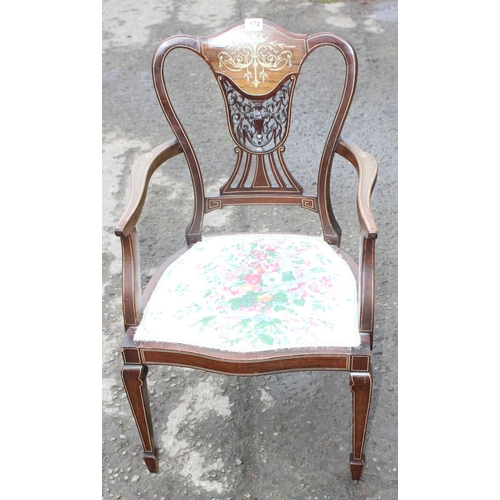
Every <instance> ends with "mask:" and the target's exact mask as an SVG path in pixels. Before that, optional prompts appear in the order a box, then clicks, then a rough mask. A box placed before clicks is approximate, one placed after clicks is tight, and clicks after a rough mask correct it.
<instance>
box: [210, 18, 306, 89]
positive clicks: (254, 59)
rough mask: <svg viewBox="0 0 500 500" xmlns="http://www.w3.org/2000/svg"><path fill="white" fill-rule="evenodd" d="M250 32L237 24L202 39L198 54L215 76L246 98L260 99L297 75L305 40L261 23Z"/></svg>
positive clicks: (304, 49)
mask: <svg viewBox="0 0 500 500" xmlns="http://www.w3.org/2000/svg"><path fill="white" fill-rule="evenodd" d="M250 29H251V28H249V27H248V26H247V25H246V24H241V25H239V26H236V27H234V28H232V29H231V30H229V31H226V32H224V33H221V34H220V35H217V36H215V37H210V38H207V39H204V40H202V47H201V51H202V54H203V56H204V57H205V58H206V59H207V61H208V62H209V63H210V65H211V66H212V69H213V71H214V72H215V73H216V74H218V75H223V76H225V77H227V78H229V79H230V80H232V81H233V82H234V83H235V84H236V85H237V86H238V87H239V88H240V89H241V90H242V91H243V92H245V93H246V94H248V95H252V96H264V95H267V94H269V93H271V92H273V91H274V90H275V88H276V87H277V86H278V84H279V83H280V82H281V81H282V80H283V79H284V78H286V77H287V76H289V75H292V74H297V73H298V72H299V68H300V65H301V64H302V61H303V60H304V57H305V55H306V43H305V37H304V36H302V37H300V38H296V37H292V36H290V35H291V34H290V35H287V34H285V33H284V32H282V31H279V30H278V29H277V28H275V27H273V26H269V25H267V24H265V23H264V24H262V25H261V26H260V29H258V30H256V31H251V30H250Z"/></svg>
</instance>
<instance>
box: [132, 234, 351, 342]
mask: <svg viewBox="0 0 500 500" xmlns="http://www.w3.org/2000/svg"><path fill="white" fill-rule="evenodd" d="M135 339H136V340H144V341H162V342H172V343H180V344H189V345H195V346H200V347H207V348H211V349H220V350H225V351H236V352H249V351H262V350H269V349H277V348H285V347H287V348H293V347H298V348H300V347H328V346H358V345H359V344H360V335H359V330H358V307H357V291H356V280H355V277H354V275H353V273H352V271H351V269H350V268H349V265H348V264H347V262H346V261H345V260H344V259H343V258H342V257H341V256H340V254H339V253H337V252H335V251H334V250H333V248H332V247H331V246H330V245H328V244H327V243H325V241H324V240H322V239H320V238H317V237H312V236H303V235H284V234H260V235H252V234H245V235H243V234H241V235H237V236H235V235H232V236H218V237H211V238H204V239H203V241H201V242H199V243H196V244H195V245H194V246H193V247H192V248H190V249H189V250H188V251H187V252H185V253H184V254H182V255H181V256H180V257H179V258H178V259H177V260H175V261H174V262H173V263H172V264H171V265H170V266H169V267H168V268H167V269H166V271H165V272H164V273H163V275H162V277H161V278H160V280H159V282H158V284H157V286H156V288H155V290H154V292H153V294H152V296H151V298H150V300H149V302H148V305H147V307H146V308H145V310H144V314H143V318H142V321H141V323H140V325H139V327H138V329H137V333H136V334H135Z"/></svg>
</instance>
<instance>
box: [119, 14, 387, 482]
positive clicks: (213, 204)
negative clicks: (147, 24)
mask: <svg viewBox="0 0 500 500" xmlns="http://www.w3.org/2000/svg"><path fill="white" fill-rule="evenodd" d="M263 25H264V29H263V34H262V36H261V38H259V39H257V41H259V40H260V41H262V40H265V39H266V37H267V40H270V41H271V42H273V43H275V45H274V47H276V46H278V47H280V49H282V50H283V54H284V55H283V56H282V57H281V59H276V60H275V61H274V62H275V63H276V64H275V66H276V67H278V70H276V71H274V69H275V68H272V69H273V72H272V74H271V71H269V73H270V76H269V77H268V75H265V77H263V79H262V81H258V80H257V77H256V78H255V80H254V81H250V78H249V74H248V75H247V77H248V78H247V79H246V80H244V79H241V78H240V80H238V79H237V78H233V76H234V75H233V74H232V73H231V71H232V70H231V68H230V71H226V72H225V73H224V71H223V70H224V68H225V66H224V64H225V62H224V61H221V58H224V57H226V55H227V53H226V52H225V51H224V48H225V46H227V44H228V39H230V40H231V43H232V44H233V46H234V40H240V41H241V40H244V39H245V36H247V34H246V32H245V23H244V21H241V22H239V23H237V24H235V25H234V26H232V27H231V28H229V29H228V30H226V31H225V32H223V33H221V34H219V35H216V36H214V37H195V36H188V35H178V36H172V37H170V38H167V39H166V40H164V41H163V42H162V44H161V45H160V46H159V48H158V49H157V51H156V53H155V55H154V58H153V81H154V86H155V90H156V92H157V95H158V99H159V102H160V105H161V107H162V109H163V111H164V113H165V116H166V118H167V120H168V122H169V123H170V126H171V127H172V130H173V132H174V134H175V135H176V139H174V140H171V141H168V142H166V143H164V144H162V145H160V146H158V147H157V148H156V149H154V150H153V151H151V152H150V153H147V154H145V155H143V156H141V157H140V158H139V159H138V160H137V161H136V163H135V164H134V166H133V169H132V179H131V181H132V182H131V191H132V192H131V196H130V200H129V203H128V206H127V207H126V209H125V212H124V214H123V216H122V218H121V219H120V221H119V223H118V225H117V227H116V231H115V232H116V234H117V235H118V236H119V237H120V238H121V242H122V256H123V294H122V295H123V317H124V324H125V337H124V341H123V345H122V353H123V360H124V367H123V370H122V378H123V382H124V386H125V389H126V393H127V396H128V399H129V402H130V405H131V408H132V412H133V415H134V418H135V421H136V424H137V427H138V430H139V434H140V437H141V440H142V444H143V447H144V460H145V462H146V465H147V467H148V469H149V470H150V471H151V472H156V471H157V470H158V458H157V457H158V454H157V449H156V447H155V443H154V437H153V426H152V421H151V413H150V406H149V401H148V391H147V385H146V375H147V372H148V366H149V365H176V366H184V367H191V368H199V369H203V370H208V371H213V372H218V373H225V374H234V375H259V374H269V373H277V372H286V371H296V370H337V371H348V372H350V380H351V383H350V389H351V391H352V394H353V398H352V400H353V401H352V404H353V417H352V419H353V422H352V453H351V457H350V468H351V477H352V478H353V479H359V478H360V477H361V473H362V470H363V467H364V455H363V449H364V441H365V435H366V428H367V422H368V413H369V408H370V401H371V394H372V377H371V372H370V353H371V348H372V343H373V318H374V270H375V266H374V258H375V239H376V238H377V234H378V233H377V228H376V225H375V222H374V219H373V216H372V212H371V209H370V195H371V192H372V190H373V187H374V185H375V180H376V177H377V163H376V161H375V159H374V158H373V156H371V155H370V154H368V153H365V152H363V151H362V150H361V149H360V148H359V147H357V146H356V145H355V144H353V143H351V142H349V141H346V140H343V139H342V138H341V137H340V131H341V129H342V125H343V123H344V121H345V118H346V115H347V112H348V109H349V106H350V104H351V101H352V97H353V94H354V89H355V86H356V74H357V60H356V55H355V52H354V50H353V48H352V47H351V46H350V45H349V44H348V43H347V42H346V41H345V40H343V39H342V38H341V37H339V36H337V35H334V34H332V33H320V34H315V35H311V36H308V35H300V34H294V33H290V32H288V31H286V30H284V29H282V28H280V27H278V26H276V25H275V24H273V23H271V22H268V21H265V20H264V21H263ZM257 36H258V35H257ZM247 39H248V38H247ZM224 44H225V45H224ZM325 45H328V46H331V47H334V48H335V49H337V50H339V51H340V53H341V54H342V56H343V58H344V61H345V68H346V77H345V82H344V89H343V95H342V98H341V101H340V104H339V107H338V110H337V113H336V115H335V117H334V119H333V123H332V126H331V128H330V131H329V134H328V137H327V140H326V144H325V147H324V150H323V154H322V157H321V161H320V165H319V173H318V183H317V184H318V189H317V193H316V194H314V195H304V194H303V192H302V188H301V187H300V186H298V184H297V183H295V181H294V179H293V177H292V176H291V174H290V173H289V172H288V171H287V168H286V165H285V164H284V163H282V165H281V166H280V170H278V168H277V167H276V165H275V162H276V158H278V160H279V161H280V162H283V158H282V157H281V156H279V155H281V154H282V152H283V151H284V146H283V144H284V142H285V140H286V136H287V135H288V132H287V126H288V122H287V120H288V119H289V117H290V108H291V99H292V94H293V88H294V85H295V81H296V79H297V78H298V75H299V72H300V68H301V65H302V63H303V61H304V60H305V59H306V58H307V56H308V54H309V53H311V52H312V51H313V50H315V49H316V48H317V47H320V46H325ZM176 48H185V49H188V50H191V51H193V52H195V53H197V54H198V55H200V57H202V58H203V59H204V60H205V61H206V62H207V63H208V64H209V66H210V67H211V69H212V70H213V72H214V74H215V77H216V78H217V79H218V81H219V84H220V86H221V91H222V93H223V96H224V98H225V99H226V101H227V102H226V109H227V112H228V120H229V119H230V112H232V111H231V110H230V106H229V104H228V102H229V101H230V99H231V96H230V95H229V94H228V93H225V90H227V89H230V90H229V92H233V90H232V89H237V90H236V91H237V92H238V94H237V95H238V96H241V97H239V98H240V100H243V99H246V100H247V101H248V102H249V103H250V105H253V106H254V107H255V110H256V113H255V114H254V115H252V116H257V117H258V118H256V119H255V121H254V122H253V123H251V126H252V127H253V130H254V131H256V132H255V134H254V136H253V137H250V138H249V140H250V142H251V144H249V143H248V141H247V139H248V137H243V135H240V136H238V132H237V131H235V130H234V129H233V130H231V129H230V133H231V134H232V136H233V139H234V140H235V142H236V144H237V147H236V149H235V151H236V153H237V155H238V161H237V164H236V166H235V170H234V172H233V174H232V177H231V178H230V180H229V181H228V182H227V183H226V184H225V185H224V186H223V187H222V188H221V192H220V195H219V196H216V197H207V196H205V193H204V187H203V179H202V175H201V170H200V167H199V163H198V160H197V157H196V154H195V151H194V149H193V147H192V145H191V142H190V140H189V138H188V136H187V134H186V132H185V130H184V128H183V126H182V125H181V123H180V121H179V119H178V118H177V115H176V113H175V111H174V109H173V107H172V104H171V102H170V99H169V96H168V93H167V89H166V86H165V80H164V62H165V58H166V56H167V55H168V54H169V53H170V52H171V51H172V50H174V49H176ZM292 48H293V49H297V51H293V50H291V49H292ZM228 57H229V56H228ZM217 58H218V59H217ZM217 60H219V64H218V65H217V64H216V61H217ZM230 63H232V61H229V62H228V63H227V66H229V65H230ZM285 63H286V64H285ZM281 65H283V67H282V68H281ZM235 73H236V72H235ZM256 75H257V73H256ZM266 77H267V79H266ZM228 82H229V83H228ZM245 82H246V83H245ZM287 82H288V83H287ZM285 83H286V85H287V86H286V87H284V84H285ZM247 84H248V85H247ZM290 89H291V90H290ZM280 91H281V94H280V95H279V96H278V94H277V93H278V92H280ZM273 96H274V97H275V99H274V101H273V102H276V103H279V104H280V106H282V107H281V108H280V109H281V110H284V112H281V111H280V113H281V114H280V115H278V114H275V115H273V116H271V117H269V115H268V116H267V118H268V119H270V120H275V121H279V122H280V124H281V123H284V124H285V125H284V128H280V127H279V126H277V125H276V124H274V126H275V129H277V130H278V131H279V132H280V134H281V135H280V134H276V133H275V137H274V139H275V143H276V144H275V145H272V147H268V150H267V151H266V152H265V153H263V152H262V148H260V149H259V147H258V144H259V143H258V140H261V139H260V138H261V137H262V135H263V134H260V135H258V133H259V132H262V120H261V115H262V113H261V111H263V107H262V105H261V104H262V103H263V102H264V101H265V100H269V99H270V98H273ZM280 99H281V100H280ZM288 99H289V100H288ZM266 102H271V101H266ZM252 103H253V104H252ZM283 103H284V104H283ZM230 104H231V103H230ZM271 104H272V103H271ZM259 113H260V114H259ZM286 113H288V115H287V116H286ZM252 119H253V118H252ZM258 120H261V121H260V122H259V121H258ZM229 126H230V127H231V125H229ZM259 127H260V128H259ZM276 136H278V137H277V139H276ZM256 144H257V145H256ZM272 148H274V149H273V151H271V153H269V149H272ZM180 153H184V156H185V159H186V161H187V164H188V167H189V169H190V172H191V178H192V182H193V189H194V211H193V217H192V220H191V222H190V223H189V224H188V226H187V229H186V243H187V244H186V247H185V248H183V249H181V250H180V251H179V252H178V253H177V254H175V255H173V256H172V257H171V258H170V259H168V260H167V261H166V262H165V263H164V264H163V265H162V266H160V267H159V269H158V270H157V271H156V273H155V274H154V276H153V277H152V278H151V280H150V281H149V283H148V285H147V287H146V289H145V290H144V293H142V292H141V278H140V263H139V245H138V239H137V230H136V224H137V221H138V220H139V217H140V215H141V211H142V208H143V206H144V202H145V199H146V193H147V187H148V183H149V180H150V178H151V176H152V174H153V173H154V171H155V170H156V169H157V168H158V167H159V166H160V165H162V164H163V163H164V162H166V161H167V160H168V159H170V158H172V157H174V156H176V155H178V154H180ZM243 153H245V154H246V155H247V156H246V158H247V160H245V161H240V160H241V158H242V157H243ZM274 153H276V155H278V156H276V157H273V156H272V155H273V154H274ZM335 153H338V154H339V155H341V156H343V157H344V158H346V159H347V160H348V161H349V162H350V163H351V164H352V165H353V166H354V168H355V169H356V171H357V174H358V189H357V209H358V219H359V223H360V227H361V236H360V254H359V266H358V264H356V262H355V261H354V260H353V259H352V258H351V257H349V256H348V255H347V254H346V253H345V252H344V251H343V250H341V249H340V239H341V229H340V227H339V225H338V223H337V221H336V220H335V217H334V214H333V210H332V207H331V202H330V201H331V200H330V172H331V166H332V161H333V157H334V154H335ZM265 154H267V156H264V155H265ZM251 162H255V173H254V177H253V179H254V180H253V182H251V183H250V182H247V183H245V182H246V181H245V182H243V181H241V180H240V182H239V184H238V185H236V184H234V185H231V182H232V181H231V179H234V178H235V177H236V176H237V174H238V175H240V177H241V178H242V179H243V178H244V179H249V178H250V177H249V166H250V164H251ZM266 162H267V164H266ZM238 172H239V173H238ZM241 172H243V173H241ZM272 175H273V176H274V178H275V179H277V182H275V183H274V185H271V182H268V181H269V178H270V177H271V176H272ZM245 176H246V177H245ZM269 203H273V204H285V205H298V206H301V207H303V208H305V209H308V210H312V211H313V212H316V213H317V214H318V216H319V218H320V221H321V224H322V228H323V235H324V239H325V241H326V242H327V243H329V244H330V245H331V246H332V250H333V251H336V252H339V253H340V254H341V255H342V256H343V257H344V258H345V260H346V261H347V262H348V263H349V265H350V266H351V269H352V270H353V272H354V275H355V277H356V280H357V283H358V295H359V330H360V334H361V345H360V346H359V347H356V348H340V347H337V348H330V347H329V348H326V347H325V348H321V349H318V348H314V349H280V350H273V351H265V352H251V353H231V352H224V351H218V350H210V349H206V348H199V347H191V346H185V345H180V344H170V343H166V342H144V341H136V340H134V334H135V331H136V329H137V327H138V325H139V323H140V320H141V315H142V310H143V308H144V306H145V305H146V303H147V301H148V299H149V297H150V296H151V293H152V292H153V290H154V287H155V285H156V284H157V282H158V280H159V278H160V277H161V275H162V273H163V272H164V270H165V269H166V268H167V267H168V265H169V264H170V263H171V262H173V261H174V260H175V259H176V258H177V257H178V256H179V255H181V254H182V253H183V252H185V251H187V250H188V249H189V248H190V247H191V246H192V245H193V244H195V243H196V242H198V241H200V240H201V237H202V225H203V217H204V214H205V213H207V212H209V211H211V210H214V209H220V208H223V207H224V206H226V205H235V204H269Z"/></svg>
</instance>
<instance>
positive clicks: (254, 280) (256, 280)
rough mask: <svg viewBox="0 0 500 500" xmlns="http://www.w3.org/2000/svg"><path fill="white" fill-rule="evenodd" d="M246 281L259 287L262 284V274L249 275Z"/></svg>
mask: <svg viewBox="0 0 500 500" xmlns="http://www.w3.org/2000/svg"><path fill="white" fill-rule="evenodd" d="M244 280H245V281H246V282H247V283H248V284H249V285H258V284H259V283H260V274H247V275H246V276H245V278H244Z"/></svg>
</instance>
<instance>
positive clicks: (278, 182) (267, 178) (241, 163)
mask: <svg viewBox="0 0 500 500" xmlns="http://www.w3.org/2000/svg"><path fill="white" fill-rule="evenodd" d="M235 151H236V154H237V155H238V158H237V160H236V165H235V167H234V170H233V173H232V174H231V177H230V178H229V180H228V181H227V182H226V184H224V186H222V187H221V189H220V193H221V195H224V194H238V193H241V194H246V193H249V192H250V191H252V192H256V193H269V192H276V191H284V192H286V193H288V194H292V193H293V194H302V192H303V189H302V187H301V186H300V184H299V183H298V182H297V181H296V180H295V179H294V178H293V176H292V174H291V173H290V172H289V171H288V168H287V166H286V164H285V161H284V159H283V152H284V151H285V148H284V147H283V146H281V147H279V148H278V149H277V150H276V151H273V152H271V153H269V154H264V155H263V154H253V153H250V152H248V151H244V150H242V149H241V148H239V147H237V148H236V149H235Z"/></svg>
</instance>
